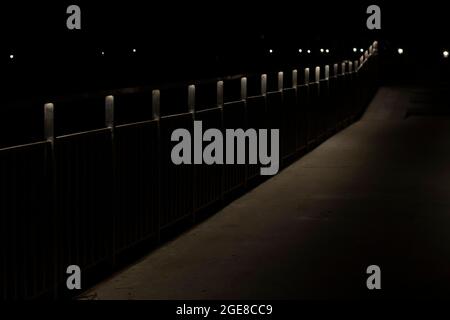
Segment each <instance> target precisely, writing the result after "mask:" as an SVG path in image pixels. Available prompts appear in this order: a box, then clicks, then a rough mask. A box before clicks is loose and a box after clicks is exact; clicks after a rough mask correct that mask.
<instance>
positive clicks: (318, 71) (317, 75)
mask: <svg viewBox="0 0 450 320" xmlns="http://www.w3.org/2000/svg"><path fill="white" fill-rule="evenodd" d="M314 80H315V82H319V81H320V67H316V76H315V79H314Z"/></svg>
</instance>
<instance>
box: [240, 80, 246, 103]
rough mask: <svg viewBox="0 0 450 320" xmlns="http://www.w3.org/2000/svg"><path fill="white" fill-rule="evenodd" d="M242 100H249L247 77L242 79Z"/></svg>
mask: <svg viewBox="0 0 450 320" xmlns="http://www.w3.org/2000/svg"><path fill="white" fill-rule="evenodd" d="M241 100H247V77H242V78H241Z"/></svg>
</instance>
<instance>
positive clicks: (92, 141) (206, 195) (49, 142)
mask: <svg viewBox="0 0 450 320" xmlns="http://www.w3.org/2000/svg"><path fill="white" fill-rule="evenodd" d="M376 65H377V44H376V43H374V45H373V46H371V47H370V49H369V50H368V51H367V52H366V53H365V55H364V56H362V57H361V59H360V60H359V61H354V62H349V61H346V62H343V63H342V64H340V65H338V64H335V65H333V66H325V68H320V67H317V68H316V69H315V70H314V74H313V75H314V77H311V74H312V72H311V70H310V69H305V70H303V71H300V70H299V69H295V70H292V71H290V72H291V74H290V75H289V78H290V81H289V82H290V83H286V82H287V81H286V80H285V77H284V73H283V72H279V73H278V74H277V79H276V81H277V83H278V87H277V88H275V90H273V88H272V89H269V90H268V76H267V75H266V74H263V75H261V76H260V79H259V80H260V88H259V89H260V90H259V91H260V92H259V93H258V94H256V95H252V96H249V95H248V92H247V91H248V90H247V87H248V78H247V77H244V76H243V77H241V78H240V98H238V99H237V100H236V101H226V100H225V99H224V90H226V88H227V80H219V81H218V82H217V85H216V93H215V95H216V97H217V101H215V103H213V105H211V106H210V108H203V109H201V110H196V99H195V98H196V91H195V89H196V86H195V85H190V86H189V87H188V88H187V90H186V97H184V98H185V99H186V101H187V104H186V105H185V112H183V113H177V114H170V115H161V112H160V110H161V108H166V105H165V102H164V101H166V100H165V99H166V96H165V95H164V93H163V92H162V91H160V90H152V91H151V92H147V96H146V97H145V98H144V97H142V98H139V99H142V100H141V102H142V104H143V105H142V106H141V107H143V108H144V109H145V108H151V112H143V113H142V114H148V115H150V116H149V117H148V118H143V119H140V121H139V122H132V123H116V121H115V119H114V115H115V112H114V109H115V102H116V100H120V98H121V97H119V96H107V97H106V98H105V104H104V106H103V108H104V126H103V128H98V129H93V130H88V131H84V132H74V133H66V132H65V133H64V134H58V130H56V129H55V124H57V123H55V122H57V121H58V117H56V118H55V116H54V115H55V111H56V112H61V113H62V112H64V110H63V109H61V110H59V109H58V108H59V106H58V104H57V103H55V104H52V103H49V104H46V105H45V107H44V108H45V119H44V121H45V139H43V141H41V142H37V143H33V144H29V145H22V146H14V147H10V148H6V149H0V219H1V220H0V221H1V224H0V226H1V232H0V237H1V242H0V246H1V251H0V259H1V260H0V261H1V263H0V266H1V268H0V290H1V295H2V298H3V299H32V298H39V297H50V298H55V297H63V296H66V295H67V294H70V293H68V292H67V290H66V289H65V287H64V286H65V279H66V276H67V275H66V268H67V266H69V265H79V266H80V267H81V270H82V271H83V287H84V288H86V286H88V285H90V284H92V279H94V275H95V274H97V273H107V272H108V271H110V270H113V268H114V267H115V266H116V263H117V259H118V258H119V257H120V256H123V255H125V256H126V255H127V254H128V252H129V251H130V250H132V249H133V248H135V247H136V246H140V245H142V244H143V243H156V242H158V241H160V238H161V233H162V232H164V231H165V230H166V229H168V228H171V227H172V226H174V225H177V224H179V223H182V222H183V221H184V222H186V223H192V222H193V221H195V220H196V217H197V215H198V214H199V213H200V212H202V211H203V210H205V209H208V208H210V207H211V206H213V205H214V204H219V205H220V204H221V203H224V201H225V200H227V199H229V198H232V197H233V196H234V195H235V194H239V193H240V192H242V191H244V190H246V188H248V187H249V186H253V185H255V184H257V183H258V182H261V181H262V178H261V176H260V175H259V168H258V167H257V166H255V165H211V166H207V165H192V166H190V165H178V166H177V165H174V164H172V161H171V159H170V151H171V147H172V143H171V141H170V135H171V132H172V131H173V130H174V129H176V128H187V129H191V128H192V127H193V121H194V120H202V121H203V126H204V128H221V129H224V128H277V129H280V162H281V165H282V166H286V165H288V164H289V163H290V162H292V160H295V159H297V158H298V157H300V156H301V155H302V154H304V153H305V152H306V151H307V150H309V149H311V148H313V147H315V146H317V145H318V144H320V143H321V142H323V141H324V140H325V139H327V138H328V137H330V136H332V135H333V134H334V133H336V132H337V131H338V130H341V129H342V128H344V127H346V126H348V125H349V124H351V123H352V122H353V121H355V120H356V119H358V117H359V116H360V115H361V114H362V112H363V110H364V109H365V107H366V106H367V104H368V102H369V100H370V99H371V97H372V96H373V94H374V93H375V90H376V87H377V66H376ZM233 80H236V79H233ZM131 94H132V95H133V93H131ZM184 98H183V99H184ZM125 101H126V99H125ZM134 102H136V101H134ZM137 103H138V104H139V101H137ZM125 107H126V105H125ZM141 111H142V110H141ZM85 116H87V117H88V116H89V114H88V115H85ZM55 119H56V120H55Z"/></svg>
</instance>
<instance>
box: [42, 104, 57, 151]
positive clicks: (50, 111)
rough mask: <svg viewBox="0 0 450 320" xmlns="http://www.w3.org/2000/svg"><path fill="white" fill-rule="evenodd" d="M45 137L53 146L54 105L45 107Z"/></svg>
mask: <svg viewBox="0 0 450 320" xmlns="http://www.w3.org/2000/svg"><path fill="white" fill-rule="evenodd" d="M44 135H45V140H47V141H49V142H51V143H52V145H53V143H54V141H55V106H54V104H53V103H46V104H45V105H44Z"/></svg>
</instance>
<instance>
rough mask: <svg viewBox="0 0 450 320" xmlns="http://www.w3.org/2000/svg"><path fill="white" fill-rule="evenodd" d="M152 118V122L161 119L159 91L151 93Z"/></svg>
mask: <svg viewBox="0 0 450 320" xmlns="http://www.w3.org/2000/svg"><path fill="white" fill-rule="evenodd" d="M152 117H153V120H159V118H160V117H161V92H160V91H159V90H153V91H152Z"/></svg>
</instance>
